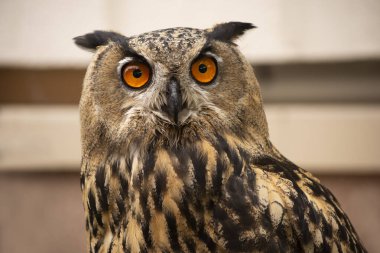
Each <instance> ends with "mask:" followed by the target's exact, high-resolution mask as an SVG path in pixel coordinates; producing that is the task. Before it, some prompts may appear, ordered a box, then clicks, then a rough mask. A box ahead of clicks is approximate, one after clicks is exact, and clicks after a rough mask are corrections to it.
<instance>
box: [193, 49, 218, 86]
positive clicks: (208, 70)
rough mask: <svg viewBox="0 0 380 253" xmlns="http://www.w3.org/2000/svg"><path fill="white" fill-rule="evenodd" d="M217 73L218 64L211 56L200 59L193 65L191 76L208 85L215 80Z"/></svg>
mask: <svg viewBox="0 0 380 253" xmlns="http://www.w3.org/2000/svg"><path fill="white" fill-rule="evenodd" d="M216 72H217V66H216V62H215V60H214V59H213V58H211V57H209V56H203V57H200V58H198V59H197V60H195V61H194V62H193V65H191V74H192V75H193V77H194V79H195V80H197V81H198V82H200V83H202V84H208V83H210V82H211V81H212V80H214V78H215V76H216Z"/></svg>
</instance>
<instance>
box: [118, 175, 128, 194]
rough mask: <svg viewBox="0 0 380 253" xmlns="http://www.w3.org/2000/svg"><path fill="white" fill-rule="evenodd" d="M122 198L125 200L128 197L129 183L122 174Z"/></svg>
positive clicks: (120, 176)
mask: <svg viewBox="0 0 380 253" xmlns="http://www.w3.org/2000/svg"><path fill="white" fill-rule="evenodd" d="M119 181H120V196H121V198H122V199H123V200H124V199H125V198H126V197H127V195H128V181H127V180H126V179H125V178H124V177H123V176H122V175H121V174H120V175H119Z"/></svg>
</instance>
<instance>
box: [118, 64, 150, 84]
mask: <svg viewBox="0 0 380 253" xmlns="http://www.w3.org/2000/svg"><path fill="white" fill-rule="evenodd" d="M121 74H122V76H121V77H122V79H123V81H124V83H125V84H126V85H128V86H129V87H131V88H135V89H137V88H141V87H143V86H144V85H145V84H146V83H147V82H148V81H149V79H150V68H149V66H148V65H147V64H145V63H142V62H130V63H127V64H126V65H125V66H124V68H123V71H122V73H121Z"/></svg>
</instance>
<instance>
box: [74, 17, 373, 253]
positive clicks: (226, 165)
mask: <svg viewBox="0 0 380 253" xmlns="http://www.w3.org/2000/svg"><path fill="white" fill-rule="evenodd" d="M253 27H254V26H253V25H252V24H249V23H240V22H230V23H223V24H219V25H216V26H214V27H213V28H210V29H205V30H202V29H193V28H183V27H180V28H171V29H165V30H158V31H153V32H148V33H144V34H141V35H137V36H132V37H126V36H123V35H121V34H118V33H115V32H106V31H95V32H93V33H89V34H86V35H83V36H79V37H76V38H75V39H74V40H75V43H76V44H77V45H79V46H80V47H82V48H85V49H89V50H92V51H94V52H95V54H94V58H93V61H92V63H91V64H90V65H89V67H88V70H87V73H86V76H85V79H84V84H83V91H82V97H81V101H80V116H81V135H82V165H81V188H82V192H83V203H84V208H85V214H86V230H87V240H88V252H132V253H135V252H366V250H365V249H364V247H363V246H362V244H361V243H360V240H359V238H358V236H357V234H356V232H355V230H354V228H353V226H352V225H351V223H350V221H349V219H348V218H347V216H346V215H345V213H344V212H343V210H342V209H341V207H340V206H339V204H338V202H337V200H336V199H335V197H334V196H333V195H332V194H331V193H330V191H329V190H328V189H327V188H326V187H324V186H323V185H321V184H320V183H319V180H318V179H317V178H315V177H314V176H312V175H311V174H310V173H309V172H307V171H305V170H303V169H301V168H299V167H297V166H296V165H295V164H293V163H292V162H290V161H289V160H287V159H286V158H285V157H284V156H282V155H281V154H280V153H279V151H277V149H276V148H275V147H274V146H273V145H272V143H271V142H270V140H269V135H268V126H267V121H266V117H265V114H264V110H263V105H262V98H261V94H260V88H259V85H258V82H257V80H256V78H255V74H254V72H253V69H252V67H251V65H250V64H249V62H248V61H247V60H246V59H245V58H244V56H243V55H242V54H241V53H240V52H239V50H238V48H237V46H236V44H234V40H235V39H237V38H238V37H239V36H241V35H242V34H243V33H244V32H245V31H246V30H248V29H251V28H253Z"/></svg>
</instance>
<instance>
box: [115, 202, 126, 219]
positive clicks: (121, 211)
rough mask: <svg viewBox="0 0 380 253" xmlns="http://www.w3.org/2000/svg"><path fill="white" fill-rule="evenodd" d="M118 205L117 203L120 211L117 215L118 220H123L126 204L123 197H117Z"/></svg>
mask: <svg viewBox="0 0 380 253" xmlns="http://www.w3.org/2000/svg"><path fill="white" fill-rule="evenodd" d="M116 205H117V209H118V211H119V215H118V217H117V220H119V221H120V220H121V217H123V216H124V214H125V211H126V210H125V206H124V200H123V199H122V198H119V197H118V198H116Z"/></svg>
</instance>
